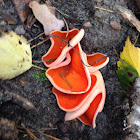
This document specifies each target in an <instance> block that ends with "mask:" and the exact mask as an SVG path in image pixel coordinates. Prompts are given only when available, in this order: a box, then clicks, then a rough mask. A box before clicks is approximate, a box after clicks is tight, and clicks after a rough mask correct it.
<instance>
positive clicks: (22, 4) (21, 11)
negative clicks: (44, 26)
mask: <svg viewBox="0 0 140 140" xmlns="http://www.w3.org/2000/svg"><path fill="white" fill-rule="evenodd" d="M31 1H32V0H12V2H13V3H14V4H15V9H16V11H17V13H18V15H19V18H20V20H21V22H22V23H23V24H24V25H25V26H28V27H31V26H32V25H33V23H34V22H35V18H34V17H33V18H32V16H33V14H32V13H31V10H30V8H29V6H28V5H29V3H30V2H31ZM39 1H40V0H38V2H39ZM31 18H32V19H31ZM30 20H31V21H30ZM29 21H30V22H29Z"/></svg>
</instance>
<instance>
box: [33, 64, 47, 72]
mask: <svg viewBox="0 0 140 140" xmlns="http://www.w3.org/2000/svg"><path fill="white" fill-rule="evenodd" d="M32 67H34V68H37V69H40V70H43V71H46V70H47V69H44V68H41V67H38V66H36V65H33V64H32Z"/></svg>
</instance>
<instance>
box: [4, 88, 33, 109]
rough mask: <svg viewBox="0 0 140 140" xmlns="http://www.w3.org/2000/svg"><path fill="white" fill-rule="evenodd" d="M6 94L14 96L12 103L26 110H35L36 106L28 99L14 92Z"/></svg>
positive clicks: (6, 92)
mask: <svg viewBox="0 0 140 140" xmlns="http://www.w3.org/2000/svg"><path fill="white" fill-rule="evenodd" d="M5 94H8V95H10V96H12V100H11V101H12V102H13V103H16V104H18V105H20V106H21V107H23V108H25V109H26V110H35V106H34V104H33V103H32V102H31V101H29V100H28V99H26V98H24V97H22V96H20V95H18V94H17V93H14V92H9V91H7V90H6V91H5Z"/></svg>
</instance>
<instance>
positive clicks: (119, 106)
mask: <svg viewBox="0 0 140 140" xmlns="http://www.w3.org/2000/svg"><path fill="white" fill-rule="evenodd" d="M121 107H122V105H118V106H115V107H114V108H113V109H117V108H121Z"/></svg>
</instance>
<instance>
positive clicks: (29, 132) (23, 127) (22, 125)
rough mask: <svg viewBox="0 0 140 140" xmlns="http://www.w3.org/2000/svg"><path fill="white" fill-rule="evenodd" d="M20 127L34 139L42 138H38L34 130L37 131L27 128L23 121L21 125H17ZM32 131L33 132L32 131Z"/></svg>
mask: <svg viewBox="0 0 140 140" xmlns="http://www.w3.org/2000/svg"><path fill="white" fill-rule="evenodd" d="M17 128H19V129H24V130H25V131H26V133H27V134H28V135H29V136H30V138H32V139H33V140H40V139H39V138H37V137H36V136H35V135H34V134H33V133H32V132H35V130H31V129H27V128H26V127H25V125H24V124H23V123H21V126H17ZM31 131H32V132H31Z"/></svg>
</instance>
